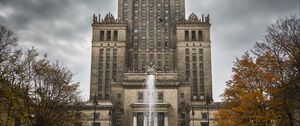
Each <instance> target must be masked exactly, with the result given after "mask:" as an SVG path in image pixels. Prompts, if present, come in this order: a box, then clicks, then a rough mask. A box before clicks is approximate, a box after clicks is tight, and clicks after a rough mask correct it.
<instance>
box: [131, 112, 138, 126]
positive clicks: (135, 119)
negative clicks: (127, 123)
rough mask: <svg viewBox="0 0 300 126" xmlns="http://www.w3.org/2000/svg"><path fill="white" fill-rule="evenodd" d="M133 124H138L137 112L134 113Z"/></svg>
mask: <svg viewBox="0 0 300 126" xmlns="http://www.w3.org/2000/svg"><path fill="white" fill-rule="evenodd" d="M132 124H133V126H137V118H136V113H133V123H132Z"/></svg>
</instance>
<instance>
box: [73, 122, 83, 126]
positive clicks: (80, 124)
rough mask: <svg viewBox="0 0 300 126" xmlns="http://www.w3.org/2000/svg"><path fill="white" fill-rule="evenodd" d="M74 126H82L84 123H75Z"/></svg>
mask: <svg viewBox="0 0 300 126" xmlns="http://www.w3.org/2000/svg"><path fill="white" fill-rule="evenodd" d="M74 126H82V122H75V123H74Z"/></svg>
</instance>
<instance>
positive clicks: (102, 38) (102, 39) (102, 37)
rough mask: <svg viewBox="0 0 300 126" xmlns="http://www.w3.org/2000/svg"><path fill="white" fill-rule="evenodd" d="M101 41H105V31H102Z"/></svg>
mask: <svg viewBox="0 0 300 126" xmlns="http://www.w3.org/2000/svg"><path fill="white" fill-rule="evenodd" d="M100 41H104V31H100Z"/></svg>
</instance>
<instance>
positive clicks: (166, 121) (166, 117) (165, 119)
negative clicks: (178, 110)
mask: <svg viewBox="0 0 300 126" xmlns="http://www.w3.org/2000/svg"><path fill="white" fill-rule="evenodd" d="M164 123H165V126H168V124H169V120H168V113H165V117H164Z"/></svg>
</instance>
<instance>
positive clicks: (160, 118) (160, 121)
mask: <svg viewBox="0 0 300 126" xmlns="http://www.w3.org/2000/svg"><path fill="white" fill-rule="evenodd" d="M157 116H158V118H157V121H158V122H157V123H158V126H163V125H164V122H165V120H164V119H165V114H164V113H163V112H159V113H158V114H157Z"/></svg>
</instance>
